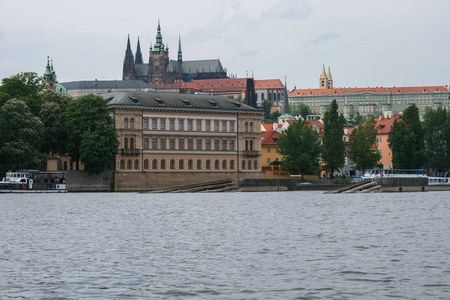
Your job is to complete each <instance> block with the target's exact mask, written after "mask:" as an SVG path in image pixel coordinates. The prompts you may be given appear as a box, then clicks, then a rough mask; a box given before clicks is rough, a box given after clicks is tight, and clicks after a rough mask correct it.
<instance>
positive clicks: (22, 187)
mask: <svg viewBox="0 0 450 300" xmlns="http://www.w3.org/2000/svg"><path fill="white" fill-rule="evenodd" d="M65 174H66V172H58V171H37V170H18V171H16V172H7V173H6V176H5V177H4V178H3V179H2V181H0V193H66V192H67V189H66V178H65Z"/></svg>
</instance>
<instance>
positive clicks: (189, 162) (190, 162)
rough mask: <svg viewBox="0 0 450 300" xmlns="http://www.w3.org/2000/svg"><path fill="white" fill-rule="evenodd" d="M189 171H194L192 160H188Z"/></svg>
mask: <svg viewBox="0 0 450 300" xmlns="http://www.w3.org/2000/svg"><path fill="white" fill-rule="evenodd" d="M188 169H192V159H190V160H188Z"/></svg>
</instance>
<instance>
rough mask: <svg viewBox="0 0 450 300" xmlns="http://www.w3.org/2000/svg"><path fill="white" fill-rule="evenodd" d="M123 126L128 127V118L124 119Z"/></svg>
mask: <svg viewBox="0 0 450 300" xmlns="http://www.w3.org/2000/svg"><path fill="white" fill-rule="evenodd" d="M123 128H128V118H125V119H123Z"/></svg>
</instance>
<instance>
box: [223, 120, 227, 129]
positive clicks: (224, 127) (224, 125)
mask: <svg viewBox="0 0 450 300" xmlns="http://www.w3.org/2000/svg"><path fill="white" fill-rule="evenodd" d="M222 131H227V122H225V121H223V122H222Z"/></svg>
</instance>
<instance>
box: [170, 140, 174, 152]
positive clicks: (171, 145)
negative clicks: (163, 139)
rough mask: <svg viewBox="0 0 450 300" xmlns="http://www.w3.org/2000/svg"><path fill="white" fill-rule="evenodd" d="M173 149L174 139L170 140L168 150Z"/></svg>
mask: <svg viewBox="0 0 450 300" xmlns="http://www.w3.org/2000/svg"><path fill="white" fill-rule="evenodd" d="M174 149H175V139H170V150H174Z"/></svg>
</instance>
